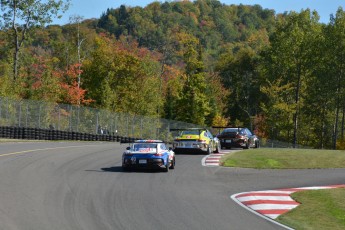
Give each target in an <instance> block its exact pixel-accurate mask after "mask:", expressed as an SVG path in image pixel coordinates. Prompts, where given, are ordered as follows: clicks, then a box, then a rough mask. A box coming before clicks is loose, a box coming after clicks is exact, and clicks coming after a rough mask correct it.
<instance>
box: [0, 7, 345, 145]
mask: <svg viewBox="0 0 345 230" xmlns="http://www.w3.org/2000/svg"><path fill="white" fill-rule="evenodd" d="M20 2H21V1H15V0H12V1H7V2H4V3H2V5H1V9H2V13H1V14H2V19H0V28H1V30H0V44H1V46H0V96H2V97H11V98H15V99H33V100H45V101H50V102H56V103H68V104H73V105H80V106H82V105H84V106H90V107H94V108H100V109H107V110H109V111H113V112H126V113H130V114H138V115H144V116H155V117H161V118H165V119H171V120H179V121H184V122H188V123H193V124H197V125H200V126H209V127H210V126H246V127H248V128H250V129H252V130H253V131H254V132H255V133H256V134H257V135H259V136H260V137H261V138H263V139H265V138H266V139H276V140H280V141H285V142H289V143H293V145H294V146H296V145H306V146H311V147H314V148H330V149H345V141H344V137H345V134H344V130H345V75H344V73H345V71H344V70H345V69H344V68H345V58H344V57H345V12H344V11H343V9H342V8H341V7H339V9H338V11H337V12H336V14H335V15H331V16H330V21H329V23H327V24H325V23H320V22H319V19H320V17H319V15H318V13H317V12H316V11H311V10H309V9H306V10H301V11H300V12H294V11H292V12H285V13H283V14H276V13H275V11H274V10H270V9H263V8H262V7H261V6H260V5H254V6H247V5H242V4H240V5H226V4H222V3H220V2H219V1H215V0H197V1H193V2H191V1H179V2H162V3H161V2H152V3H151V4H148V5H147V6H145V7H128V6H125V5H121V6H120V7H119V8H116V9H106V11H105V12H104V13H103V14H102V15H101V16H100V18H99V19H84V18H82V17H80V16H77V15H75V16H73V17H71V19H70V23H68V24H66V25H62V26H60V25H50V24H49V23H51V22H52V18H53V17H54V16H58V15H59V14H61V13H64V12H65V10H66V9H67V8H68V4H69V1H62V0H59V1H54V0H50V1H48V2H47V3H41V5H39V6H37V5H30V4H31V3H32V2H31V1H26V2H27V4H26V5H20V4H21V3H20ZM15 3H16V4H15ZM47 9H50V10H48V11H47ZM14 13H16V16H17V18H14V17H13V15H14ZM23 22H26V23H24V24H23Z"/></svg>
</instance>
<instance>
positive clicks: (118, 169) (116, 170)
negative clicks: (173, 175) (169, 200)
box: [85, 166, 165, 173]
mask: <svg viewBox="0 0 345 230" xmlns="http://www.w3.org/2000/svg"><path fill="white" fill-rule="evenodd" d="M85 171H88V172H112V173H165V172H164V171H162V170H159V169H135V168H133V169H130V170H128V171H124V170H123V169H122V166H113V167H109V168H101V170H85Z"/></svg>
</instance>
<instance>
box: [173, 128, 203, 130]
mask: <svg viewBox="0 0 345 230" xmlns="http://www.w3.org/2000/svg"><path fill="white" fill-rule="evenodd" d="M183 130H206V128H183V129H170V131H183Z"/></svg>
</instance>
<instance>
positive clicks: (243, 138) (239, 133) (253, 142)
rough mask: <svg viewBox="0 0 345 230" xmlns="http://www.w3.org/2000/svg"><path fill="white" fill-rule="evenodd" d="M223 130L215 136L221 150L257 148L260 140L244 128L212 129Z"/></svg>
mask: <svg viewBox="0 0 345 230" xmlns="http://www.w3.org/2000/svg"><path fill="white" fill-rule="evenodd" d="M214 128H223V129H224V130H223V131H222V132H221V133H220V134H218V135H217V137H218V139H219V141H220V145H221V148H222V149H223V148H229V149H230V148H232V147H235V148H243V149H249V148H259V147H260V139H259V138H258V137H257V136H256V135H255V134H253V133H252V132H251V131H250V130H249V129H248V128H246V127H214Z"/></svg>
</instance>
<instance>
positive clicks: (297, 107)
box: [293, 67, 301, 148]
mask: <svg viewBox="0 0 345 230" xmlns="http://www.w3.org/2000/svg"><path fill="white" fill-rule="evenodd" d="M300 88H301V71H300V67H299V68H298V79H297V86H296V92H295V93H296V94H295V103H296V112H295V114H294V116H293V123H294V129H293V147H294V148H296V147H297V139H298V137H297V132H298V115H299V93H300V92H299V91H300Z"/></svg>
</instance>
